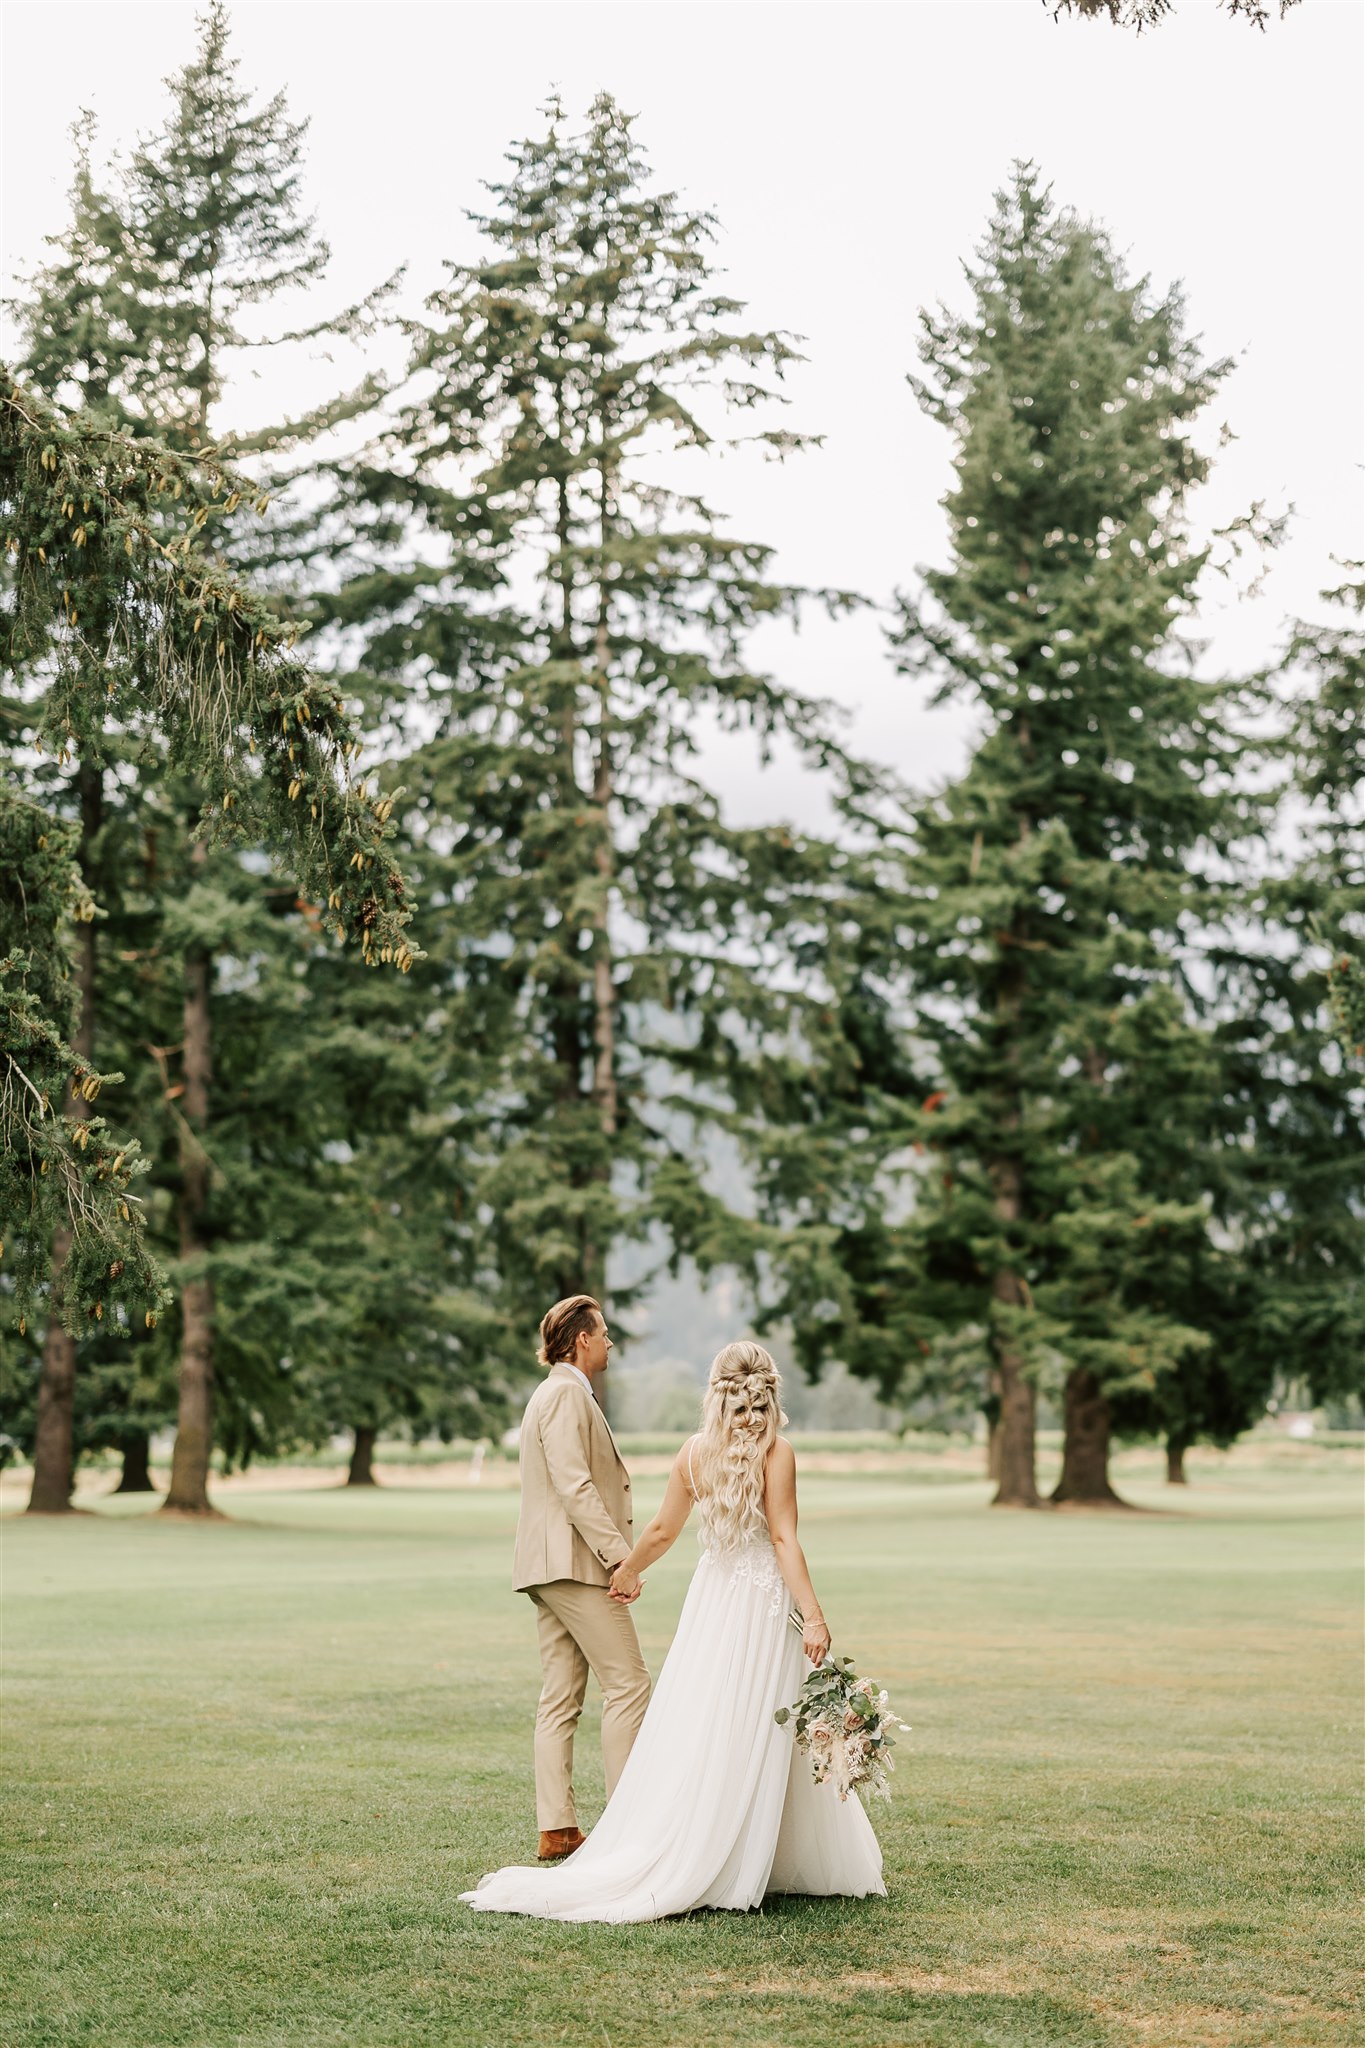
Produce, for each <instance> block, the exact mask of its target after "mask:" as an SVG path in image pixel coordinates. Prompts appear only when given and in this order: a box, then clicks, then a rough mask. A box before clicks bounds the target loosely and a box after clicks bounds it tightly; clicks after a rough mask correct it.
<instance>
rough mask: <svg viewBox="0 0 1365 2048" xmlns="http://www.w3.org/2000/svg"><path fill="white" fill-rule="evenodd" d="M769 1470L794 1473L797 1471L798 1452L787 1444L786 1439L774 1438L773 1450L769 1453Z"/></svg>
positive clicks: (782, 1437)
mask: <svg viewBox="0 0 1365 2048" xmlns="http://www.w3.org/2000/svg"><path fill="white" fill-rule="evenodd" d="M768 1470H769V1471H770V1472H794V1471H795V1470H796V1452H795V1451H794V1450H793V1449H792V1447H791V1445H790V1444H789V1443H788V1442H787V1439H786V1437H784V1436H775V1437H774V1438H773V1442H772V1449H771V1450H770V1451H769V1452H768Z"/></svg>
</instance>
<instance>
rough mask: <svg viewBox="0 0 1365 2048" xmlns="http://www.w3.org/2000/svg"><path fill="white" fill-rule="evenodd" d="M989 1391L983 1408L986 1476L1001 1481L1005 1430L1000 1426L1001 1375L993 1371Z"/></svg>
mask: <svg viewBox="0 0 1365 2048" xmlns="http://www.w3.org/2000/svg"><path fill="white" fill-rule="evenodd" d="M988 1384H989V1391H988V1393H987V1397H986V1399H985V1401H984V1402H983V1403H982V1409H983V1412H984V1414H985V1417H986V1477H987V1478H988V1479H993V1480H994V1481H995V1482H996V1484H997V1485H999V1483H1000V1446H1001V1443H1002V1442H1003V1440H1004V1432H1003V1431H1002V1429H1001V1426H1000V1375H999V1373H998V1372H995V1371H992V1372H991V1374H990V1376H989V1383H988Z"/></svg>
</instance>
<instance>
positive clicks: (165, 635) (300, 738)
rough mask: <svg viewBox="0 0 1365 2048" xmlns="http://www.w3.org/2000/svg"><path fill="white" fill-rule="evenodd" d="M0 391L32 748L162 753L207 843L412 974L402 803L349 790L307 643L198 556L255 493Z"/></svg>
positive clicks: (334, 695) (13, 629) (9, 387)
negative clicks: (128, 744) (133, 744)
mask: <svg viewBox="0 0 1365 2048" xmlns="http://www.w3.org/2000/svg"><path fill="white" fill-rule="evenodd" d="M0 381H3V383H4V387H5V388H4V395H3V398H0V534H2V535H3V540H4V546H5V550H6V554H7V556H8V561H9V567H10V573H11V578H12V583H11V589H10V592H9V593H8V598H9V601H8V603H7V604H6V605H5V607H4V609H3V611H2V612H0V666H3V667H6V668H9V669H13V670H16V671H21V672H22V671H25V670H38V671H41V672H42V673H43V675H44V677H45V679H46V680H47V688H46V690H45V693H44V695H43V698H42V701H41V705H40V706H38V707H37V708H36V711H35V732H34V739H35V744H36V745H38V746H39V747H41V748H46V749H49V750H51V751H53V752H55V753H56V754H57V755H58V757H59V759H60V758H62V757H63V756H65V757H68V758H69V757H71V756H73V755H75V754H77V753H80V754H88V755H89V756H91V757H92V758H95V759H98V758H99V757H100V754H101V751H102V744H103V737H104V734H105V732H106V730H108V729H110V728H120V729H122V731H123V732H125V733H127V732H130V731H131V732H141V733H145V734H147V736H148V737H149V739H150V738H153V737H155V738H156V739H157V740H159V741H160V742H161V743H162V744H163V745H164V746H165V748H166V749H167V751H168V753H169V754H170V755H171V757H172V758H173V759H174V760H175V761H176V763H177V766H179V767H180V768H182V769H183V770H184V771H185V772H186V773H187V774H189V775H192V776H196V777H197V778H198V780H199V782H200V783H201V785H202V791H203V801H202V812H201V819H202V828H203V829H204V830H205V831H206V832H208V833H212V834H224V833H226V834H230V835H231V836H233V837H237V838H242V837H245V836H248V835H249V836H251V837H252V838H254V839H258V840H261V841H264V842H265V844H267V845H269V846H271V847H275V848H278V849H280V851H281V853H282V854H284V855H286V856H287V858H288V860H289V864H290V867H291V869H292V872H293V874H294V876H295V878H296V880H297V881H298V884H299V887H300V889H301V890H302V891H303V892H304V893H305V894H307V895H309V896H311V897H313V898H315V899H317V900H318V901H319V902H323V901H325V902H326V905H327V909H328V912H329V913H330V915H329V918H328V920H327V922H328V923H329V925H330V926H331V928H332V929H333V930H335V931H336V933H337V934H338V936H339V937H341V938H343V939H355V940H358V941H359V942H360V944H361V946H362V948H363V951H364V953H365V956H366V958H367V960H372V961H384V962H388V961H394V962H396V964H397V965H399V966H400V967H403V968H406V967H407V966H410V965H411V962H412V960H413V958H414V957H415V955H414V952H413V949H412V946H411V944H410V942H409V940H408V939H407V937H406V936H405V928H406V926H407V924H408V921H409V918H410V916H411V912H410V909H409V907H408V905H407V902H406V897H405V886H404V880H403V876H402V873H401V871H400V869H399V867H398V865H397V862H396V861H395V860H394V858H393V855H392V852H391V851H390V850H389V848H388V847H387V846H386V844H385V841H386V839H387V838H388V836H389V831H388V816H389V811H390V808H391V800H389V799H384V798H380V797H379V796H378V795H375V794H372V793H371V792H370V791H369V790H368V788H367V786H366V784H365V781H364V779H363V777H360V776H358V775H357V773H356V768H355V763H356V759H357V756H358V754H359V751H360V748H359V742H358V739H357V734H356V729H355V727H354V725H353V724H352V721H351V719H350V717H349V715H348V712H347V710H346V706H345V704H344V702H343V699H342V696H341V693H340V691H339V690H338V689H337V687H336V685H335V684H333V683H331V682H328V681H325V680H324V679H323V678H322V677H320V676H317V675H315V674H314V673H313V672H312V671H311V670H310V669H309V668H308V667H307V666H306V664H305V663H304V662H303V661H301V660H300V659H298V658H297V656H296V655H295V653H294V648H295V645H296V642H297V638H298V628H297V627H296V626H295V625H294V624H292V623H291V622H290V621H288V620H285V619H281V618H280V616H279V615H278V612H277V611H276V610H275V609H274V607H273V606H272V604H271V602H270V600H269V599H268V598H266V597H263V596H262V595H260V594H259V593H257V592H255V591H253V590H252V589H251V588H250V587H249V586H248V585H247V584H245V583H243V582H242V580H241V579H240V578H239V577H237V576H235V575H233V574H232V573H231V571H229V570H227V569H226V568H224V567H223V566H222V565H221V564H219V563H217V562H215V561H213V560H212V558H211V557H210V556H209V555H208V553H207V552H205V551H204V549H203V548H202V546H201V536H202V535H203V534H204V533H205V529H206V528H208V526H209V523H210V521H211V520H212V519H213V518H215V517H219V518H221V517H224V516H230V515H231V514H232V513H234V512H235V511H236V510H237V508H238V505H239V504H240V503H241V502H242V500H243V498H244V497H245V496H246V495H247V494H248V493H249V492H251V491H252V489H253V486H252V485H250V484H249V483H248V482H246V481H245V480H244V479H242V478H239V477H238V476H236V475H235V474H234V473H233V472H232V471H230V470H229V469H227V468H226V467H224V466H219V465H218V464H217V463H216V462H215V461H214V459H213V456H212V454H211V453H209V454H207V455H200V456H199V457H198V458H191V457H188V456H184V455H179V454H176V453H174V452H173V451H171V450H170V449H167V448H164V447H162V446H160V445H159V444H158V443H156V442H152V441H134V440H132V439H130V438H129V437H127V436H125V435H122V434H117V433H113V432H110V431H109V430H107V429H106V428H103V427H101V426H99V425H98V424H97V423H95V422H94V421H92V420H90V419H89V418H88V416H85V415H81V414H76V415H65V414H62V413H59V412H58V411H56V410H55V409H54V408H53V407H51V406H49V405H47V404H46V403H44V402H43V401H42V400H40V399H38V398H37V397H36V396H35V395H34V394H33V393H31V392H28V391H24V390H22V389H21V388H20V387H18V386H17V385H16V384H15V383H14V382H13V380H12V379H11V378H9V377H7V376H5V374H4V373H3V372H0ZM256 502H257V505H258V509H260V510H262V511H263V510H264V509H265V500H264V499H263V498H258V499H257V501H256ZM96 616H97V617H98V619H99V631H100V642H101V644H100V645H99V647H98V648H96V647H93V646H91V645H90V644H89V642H88V641H87V639H86V637H85V635H86V633H87V631H88V630H89V621H90V620H91V619H92V618H94V617H96ZM92 668H94V669H96V670H97V671H98V673H99V674H100V675H101V676H102V678H103V683H104V690H103V696H102V699H101V700H100V701H99V702H92V701H91V694H92V693H91V685H90V675H91V670H92Z"/></svg>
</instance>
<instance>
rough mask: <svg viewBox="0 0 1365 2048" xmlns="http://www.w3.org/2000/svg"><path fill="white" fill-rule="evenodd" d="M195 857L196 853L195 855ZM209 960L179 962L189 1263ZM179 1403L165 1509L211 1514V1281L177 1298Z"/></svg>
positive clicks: (200, 1193)
mask: <svg viewBox="0 0 1365 2048" xmlns="http://www.w3.org/2000/svg"><path fill="white" fill-rule="evenodd" d="M196 852H197V853H198V852H200V849H196ZM211 964H212V963H211V961H210V959H209V956H208V954H207V953H201V952H194V953H191V954H190V955H189V956H188V957H187V959H186V961H185V1055H184V1059H185V1066H184V1073H185V1092H184V1095H183V1097H182V1098H181V1108H182V1111H183V1113H184V1114H183V1122H182V1125H181V1132H180V1200H179V1224H180V1256H181V1259H182V1260H184V1261H186V1262H188V1261H190V1260H192V1259H198V1258H202V1257H203V1255H204V1253H205V1251H206V1250H207V1248H208V1247H207V1239H206V1210H207V1207H208V1191H209V1161H208V1154H207V1153H206V1152H205V1150H204V1148H203V1144H202V1143H201V1140H200V1133H201V1132H202V1131H203V1130H204V1128H205V1126H206V1124H207V1121H208V1109H209V1087H210V1084H211V1082H212V1079H213V1037H212V1017H211V1014H210V1009H209V975H210V971H211ZM180 1306H181V1317H182V1330H181V1339H180V1404H179V1409H178V1411H177V1414H176V1426H175V1450H174V1452H173V1453H172V1456H171V1484H170V1491H169V1492H168V1493H167V1495H166V1499H165V1502H164V1505H165V1506H166V1507H167V1508H175V1509H178V1510H179V1511H180V1512H182V1513H186V1514H201V1515H202V1514H207V1513H208V1512H209V1494H208V1484H209V1459H210V1456H211V1455H212V1451H213V1282H212V1281H211V1280H210V1279H208V1278H207V1276H204V1275H200V1276H199V1277H198V1278H197V1279H190V1280H186V1281H185V1283H184V1286H183V1289H182V1291H181V1298H180Z"/></svg>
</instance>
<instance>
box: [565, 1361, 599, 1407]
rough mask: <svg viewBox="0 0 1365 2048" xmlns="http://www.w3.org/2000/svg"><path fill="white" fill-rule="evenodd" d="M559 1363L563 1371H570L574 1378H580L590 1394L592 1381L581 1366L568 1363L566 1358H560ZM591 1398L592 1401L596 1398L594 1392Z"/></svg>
mask: <svg viewBox="0 0 1365 2048" xmlns="http://www.w3.org/2000/svg"><path fill="white" fill-rule="evenodd" d="M559 1363H560V1364H561V1365H562V1366H563V1368H564V1370H565V1372H571V1373H572V1374H573V1376H574V1378H575V1379H576V1380H582V1382H583V1384H584V1386H585V1387H586V1388H587V1390H588V1392H589V1393H590V1394H592V1381H591V1380H590V1379H589V1378H588V1375H587V1374H586V1373H585V1372H584V1371H583V1368H582V1367H581V1366H578V1365H570V1363H569V1361H568V1359H567V1358H561V1359H560V1361H559ZM593 1399H594V1401H595V1400H596V1399H597V1396H596V1394H593Z"/></svg>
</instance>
